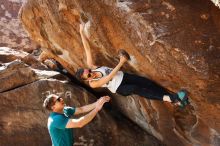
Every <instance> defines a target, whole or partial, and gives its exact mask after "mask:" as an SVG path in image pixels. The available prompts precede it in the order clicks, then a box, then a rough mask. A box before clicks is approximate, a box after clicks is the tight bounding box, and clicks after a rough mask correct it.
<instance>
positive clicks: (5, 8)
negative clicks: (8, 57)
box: [0, 0, 33, 51]
mask: <svg viewBox="0 0 220 146" xmlns="http://www.w3.org/2000/svg"><path fill="white" fill-rule="evenodd" d="M23 1H25V0H1V1H0V47H10V48H14V49H22V50H25V51H30V50H31V49H33V46H31V44H30V39H29V38H28V36H27V33H26V32H24V29H23V28H22V25H21V22H20V20H19V19H18V17H17V16H18V11H19V9H20V7H21V5H22V2H23Z"/></svg>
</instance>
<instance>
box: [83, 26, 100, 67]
mask: <svg viewBox="0 0 220 146" xmlns="http://www.w3.org/2000/svg"><path fill="white" fill-rule="evenodd" d="M84 26H85V24H80V35H81V38H82V43H83V47H84V49H85V52H86V61H87V65H88V67H89V68H91V69H96V68H97V66H96V65H94V62H93V59H92V54H91V49H90V45H89V42H88V39H87V38H86V36H85V34H84Z"/></svg>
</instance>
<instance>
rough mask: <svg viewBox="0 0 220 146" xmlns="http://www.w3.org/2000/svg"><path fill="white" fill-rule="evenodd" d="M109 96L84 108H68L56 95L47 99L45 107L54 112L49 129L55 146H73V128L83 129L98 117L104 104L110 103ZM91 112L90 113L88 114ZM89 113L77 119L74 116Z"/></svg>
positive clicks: (49, 120) (49, 121) (51, 95)
mask: <svg viewBox="0 0 220 146" xmlns="http://www.w3.org/2000/svg"><path fill="white" fill-rule="evenodd" d="M109 100H110V97H109V96H103V97H101V98H99V99H98V100H97V101H96V102H94V103H92V104H89V105H85V106H82V107H76V108H75V107H67V106H65V103H64V100H63V98H61V97H60V96H58V95H56V94H50V95H48V96H47V97H46V99H45V100H44V103H43V107H45V108H46V109H47V110H50V111H52V112H51V113H50V116H49V118H48V123H47V127H48V130H49V134H50V137H51V141H52V145H53V146H73V143H74V139H73V128H82V127H83V126H85V125H86V124H88V123H89V122H91V120H92V119H93V118H94V117H95V116H96V115H97V113H98V111H100V110H101V109H102V106H103V105H104V103H106V102H109ZM88 112H89V113H88ZM83 113H88V114H86V115H85V116H82V117H80V118H77V119H73V118H71V116H73V115H79V114H83Z"/></svg>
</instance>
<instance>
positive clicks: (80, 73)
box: [75, 68, 84, 81]
mask: <svg viewBox="0 0 220 146" xmlns="http://www.w3.org/2000/svg"><path fill="white" fill-rule="evenodd" d="M83 72H84V69H83V68H79V69H77V71H76V73H75V76H76V78H77V79H78V80H79V81H83V78H82V75H83Z"/></svg>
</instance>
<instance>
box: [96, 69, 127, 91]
mask: <svg viewBox="0 0 220 146" xmlns="http://www.w3.org/2000/svg"><path fill="white" fill-rule="evenodd" d="M112 70H113V69H112V68H109V67H106V66H102V67H99V68H97V69H94V70H92V71H94V72H96V71H97V72H101V73H102V77H105V76H107V75H109V74H110V73H111V71H112ZM123 76H124V73H123V72H122V71H118V72H117V73H116V75H115V76H114V77H113V78H112V79H111V80H110V81H109V82H108V83H106V84H104V85H102V87H107V88H108V89H109V90H110V91H111V92H112V93H115V92H116V90H117V89H118V87H119V85H120V84H121V82H122V79H123ZM102 77H101V78H102ZM101 78H97V79H93V81H94V80H99V79H101Z"/></svg>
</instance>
